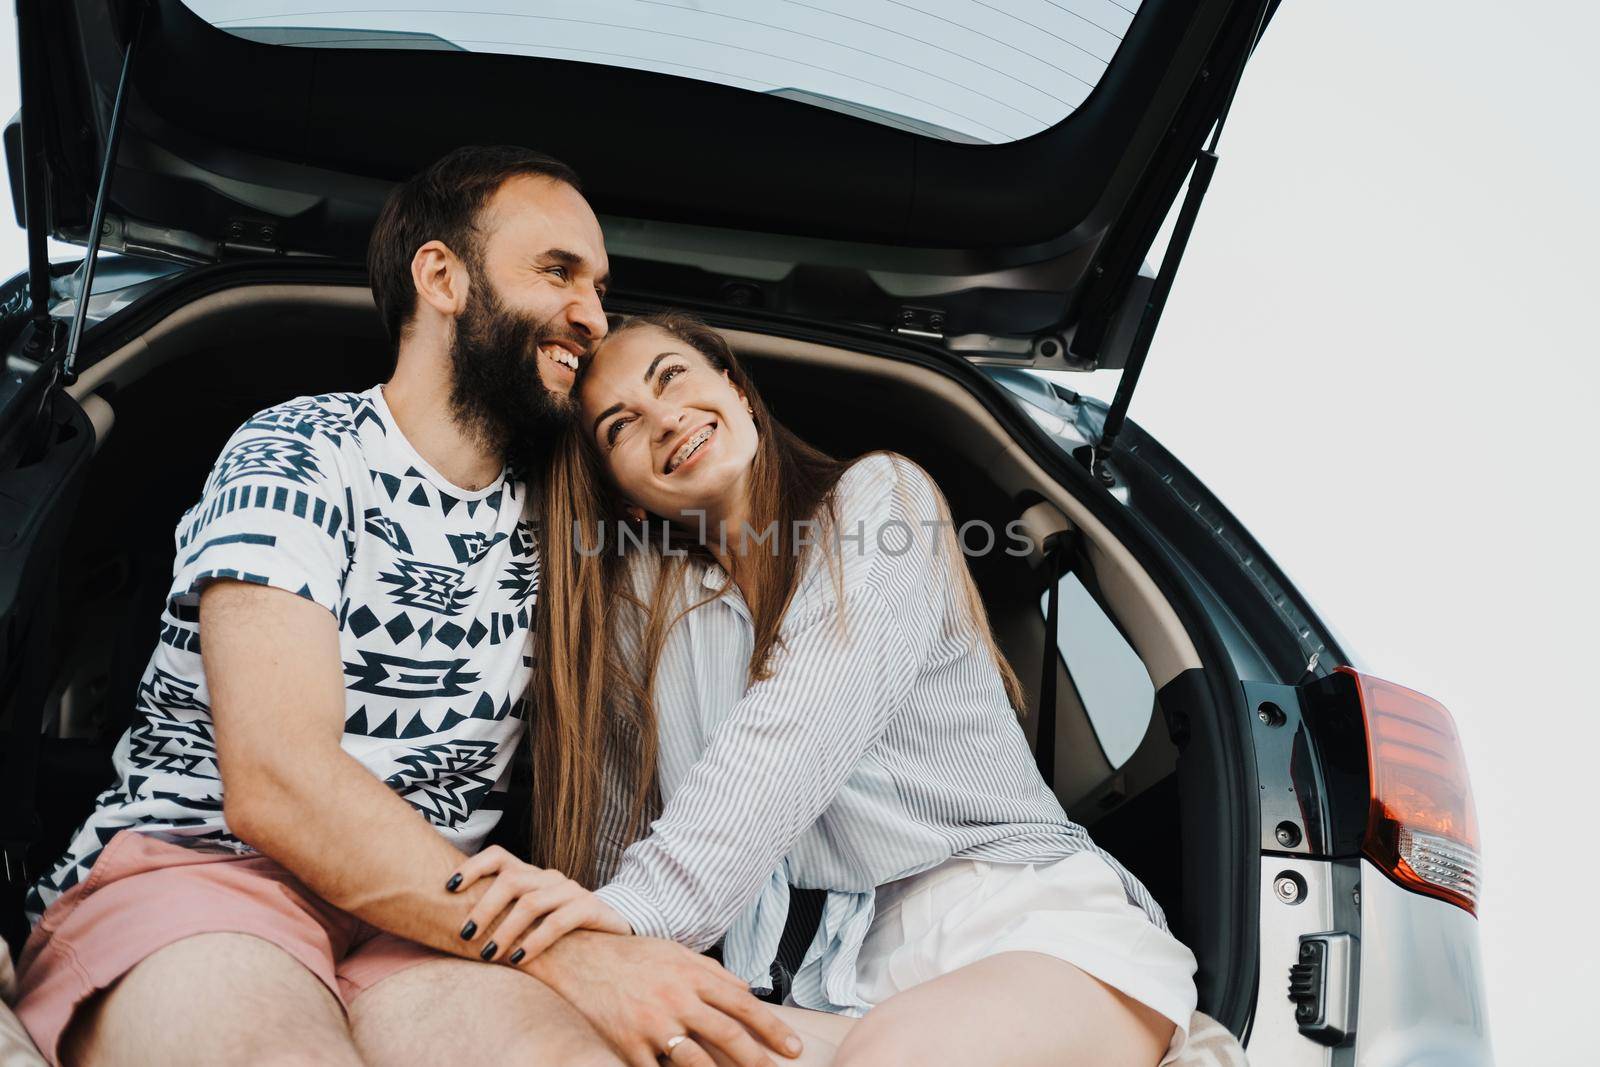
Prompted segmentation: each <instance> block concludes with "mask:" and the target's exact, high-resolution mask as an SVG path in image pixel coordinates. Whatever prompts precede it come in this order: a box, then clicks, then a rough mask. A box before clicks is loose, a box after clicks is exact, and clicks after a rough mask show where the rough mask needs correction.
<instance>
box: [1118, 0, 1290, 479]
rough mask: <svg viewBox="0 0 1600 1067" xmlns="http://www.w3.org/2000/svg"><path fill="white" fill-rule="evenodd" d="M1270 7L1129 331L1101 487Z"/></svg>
mask: <svg viewBox="0 0 1600 1067" xmlns="http://www.w3.org/2000/svg"><path fill="white" fill-rule="evenodd" d="M1271 6H1272V0H1262V4H1261V10H1260V12H1259V13H1258V14H1257V15H1256V25H1255V32H1254V33H1253V34H1252V35H1251V37H1250V46H1249V47H1248V48H1246V49H1245V50H1244V52H1243V54H1242V55H1240V57H1239V63H1238V66H1236V67H1235V68H1234V69H1233V72H1232V75H1231V80H1230V81H1229V83H1228V90H1227V93H1226V94H1225V95H1224V96H1223V98H1222V110H1221V111H1220V112H1219V113H1218V114H1217V122H1216V125H1215V126H1213V127H1212V128H1211V142H1210V143H1209V144H1207V145H1206V146H1205V147H1204V148H1202V149H1201V150H1200V154H1199V155H1197V156H1196V157H1195V161H1194V168H1193V170H1191V171H1190V173H1189V188H1188V190H1187V191H1186V192H1185V194H1184V197H1183V206H1182V207H1181V208H1179V210H1178V218H1177V221H1176V223H1174V225H1173V228H1172V239H1171V240H1170V241H1168V242H1167V249H1166V252H1165V254H1164V255H1162V257H1161V269H1160V270H1159V271H1158V272H1157V274H1156V279H1155V284H1154V285H1152V286H1151V287H1150V295H1149V296H1147V297H1146V298H1145V304H1144V311H1143V312H1142V313H1141V314H1140V316H1139V328H1138V329H1137V330H1136V331H1135V332H1134V335H1133V345H1132V347H1131V348H1130V349H1129V352H1128V359H1127V362H1126V363H1125V364H1124V365H1123V370H1122V378H1121V379H1120V380H1119V381H1118V382H1117V393H1116V395H1115V396H1114V397H1112V399H1111V407H1110V409H1109V410H1108V411H1107V412H1106V421H1105V426H1104V427H1103V428H1102V429H1101V431H1100V440H1099V441H1098V442H1097V443H1096V444H1095V446H1094V450H1093V452H1092V454H1091V456H1090V460H1089V469H1090V471H1091V472H1092V473H1093V474H1094V475H1095V476H1096V477H1097V478H1098V479H1099V480H1100V482H1101V483H1102V484H1104V485H1111V484H1113V483H1114V482H1115V479H1114V478H1113V477H1112V475H1111V472H1110V471H1109V470H1107V469H1106V465H1105V463H1106V460H1107V459H1108V458H1109V457H1110V455H1111V452H1112V449H1113V448H1115V447H1116V443H1117V435H1118V434H1120V433H1121V432H1122V425H1123V423H1124V422H1126V421H1127V417H1128V405H1129V403H1131V402H1132V400H1133V391H1134V389H1135V388H1137V387H1138V385H1139V374H1140V372H1141V371H1143V370H1144V360H1145V357H1146V356H1147V355H1149V354H1150V342H1151V340H1152V339H1153V338H1154V337H1155V334H1156V326H1157V325H1159V324H1160V322H1161V312H1162V310H1163V309H1164V308H1165V307H1166V305H1167V294H1169V293H1170V292H1171V291H1172V280H1173V278H1174V277H1175V276H1176V275H1177V273H1178V264H1179V262H1181V261H1182V259H1183V250H1184V248H1185V247H1186V246H1187V245H1188V244H1189V235H1190V233H1192V232H1193V230H1194V220H1195V217H1196V216H1197V215H1199V213H1200V202H1201V201H1202V200H1204V199H1205V197H1206V189H1207V188H1209V187H1210V185H1211V176H1212V174H1214V173H1215V172H1216V169H1217V142H1218V141H1220V140H1221V139H1222V127H1223V125H1224V124H1225V123H1226V122H1227V121H1228V111H1229V110H1230V109H1231V108H1232V107H1233V97H1234V94H1235V93H1237V92H1238V91H1239V81H1240V79H1241V78H1243V77H1244V67H1245V64H1246V63H1248V62H1249V60H1250V56H1251V54H1252V53H1253V52H1254V51H1255V46H1256V43H1257V42H1258V41H1260V40H1261V29H1262V27H1263V26H1264V25H1265V24H1266V19H1267V10H1268V9H1269V8H1270V7H1271Z"/></svg>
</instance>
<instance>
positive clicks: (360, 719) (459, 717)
mask: <svg viewBox="0 0 1600 1067" xmlns="http://www.w3.org/2000/svg"><path fill="white" fill-rule="evenodd" d="M378 714H381V712H377V713H375V712H371V711H369V710H368V709H367V706H366V705H365V704H363V705H361V707H359V708H357V709H356V710H355V712H354V714H352V715H351V716H350V717H349V718H348V719H346V720H345V721H344V732H345V733H347V734H355V735H357V736H359V737H379V738H389V739H392V740H402V741H404V740H411V739H413V738H418V737H427V736H429V735H431V734H442V733H444V732H445V731H446V730H450V729H453V728H454V727H456V726H457V725H459V724H460V723H463V722H466V721H467V720H468V719H487V720H489V721H492V722H498V721H499V720H501V719H504V718H505V717H506V716H508V715H510V716H514V717H515V718H519V719H520V718H523V714H522V709H519V708H518V707H517V706H516V704H515V703H514V702H513V701H512V700H511V698H510V697H505V698H504V699H502V700H501V701H500V703H499V704H498V705H496V704H495V702H494V699H493V698H492V697H490V696H489V694H488V693H480V694H478V700H477V703H475V704H474V705H473V706H472V711H471V712H469V713H466V714H463V713H462V712H459V711H457V710H456V709H454V708H446V709H445V712H444V715H443V716H441V717H440V719H439V722H438V724H437V725H430V724H429V722H428V719H427V717H426V716H425V715H424V714H423V712H420V711H417V712H412V714H411V718H410V719H409V720H408V721H406V723H405V725H403V726H402V725H401V723H400V718H401V716H402V714H404V713H403V712H401V711H400V710H399V709H398V708H396V709H394V710H392V711H390V712H389V714H388V715H386V716H384V718H383V720H382V721H381V722H378V723H377V725H373V720H374V719H376V718H377V715H378Z"/></svg>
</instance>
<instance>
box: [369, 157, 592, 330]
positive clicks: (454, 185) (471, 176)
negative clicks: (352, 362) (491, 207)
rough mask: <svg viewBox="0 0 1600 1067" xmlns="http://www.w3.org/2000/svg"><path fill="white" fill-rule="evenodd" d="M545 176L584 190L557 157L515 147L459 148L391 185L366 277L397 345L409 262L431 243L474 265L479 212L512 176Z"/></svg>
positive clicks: (410, 309)
mask: <svg viewBox="0 0 1600 1067" xmlns="http://www.w3.org/2000/svg"><path fill="white" fill-rule="evenodd" d="M524 176H528V177H539V178H550V179H552V180H554V181H558V182H565V183H566V184H568V185H570V186H572V187H573V188H574V189H578V190H579V191H581V187H580V186H579V184H578V175H577V174H576V173H574V172H573V170H572V168H571V167H569V166H567V165H566V164H565V163H562V162H561V161H560V160H557V159H552V158H550V157H549V156H546V155H541V154H540V153H538V152H534V151H531V150H529V149H526V148H519V147H517V146H515V145H468V146H466V147H464V148H457V149H456V150H455V151H453V152H451V153H449V154H448V155H446V156H444V157H443V158H441V159H439V160H438V161H437V162H435V163H434V164H433V165H432V166H430V167H428V168H427V169H426V170H424V171H422V172H421V173H419V174H417V175H415V176H413V177H412V178H410V179H408V180H407V181H404V182H402V183H400V185H398V186H396V187H395V189H394V191H393V192H391V193H390V194H389V199H388V200H387V201H385V202H384V205H383V210H382V211H381V212H379V213H378V221H377V224H376V225H374V226H373V227H372V237H371V239H370V240H369V241H368V243H367V277H368V278H369V279H370V280H371V283H372V296H373V299H374V300H376V301H377V304H378V314H379V316H381V317H382V319H383V326H384V329H386V330H387V331H388V332H389V340H390V341H391V342H393V343H394V344H395V346H396V347H398V346H399V344H400V338H401V335H402V334H403V333H404V332H405V328H406V326H407V325H408V324H409V323H410V322H411V317H412V315H413V314H414V313H415V311H416V309H417V290H416V286H414V285H413V284H412V282H411V261H412V259H414V258H415V257H416V254H417V249H419V248H421V247H422V246H423V245H425V244H427V243H428V242H429V241H442V242H444V244H445V246H446V247H448V248H449V249H450V251H452V252H454V253H455V254H456V255H458V256H460V257H461V259H462V261H463V262H465V263H467V264H468V265H469V266H471V267H476V266H477V265H478V262H479V260H480V258H481V257H480V254H479V253H480V251H481V245H480V241H481V239H482V234H480V233H479V232H478V228H477V222H478V213H479V212H480V211H482V210H483V206H484V205H485V204H487V203H488V202H489V200H490V198H491V197H493V196H494V194H495V193H496V192H497V191H498V190H499V188H500V186H502V185H504V184H505V183H506V182H507V181H508V180H510V179H511V178H518V177H524Z"/></svg>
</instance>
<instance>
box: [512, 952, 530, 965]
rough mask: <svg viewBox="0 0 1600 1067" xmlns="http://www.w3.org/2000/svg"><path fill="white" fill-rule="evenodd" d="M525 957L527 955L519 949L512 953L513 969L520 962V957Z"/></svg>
mask: <svg viewBox="0 0 1600 1067" xmlns="http://www.w3.org/2000/svg"><path fill="white" fill-rule="evenodd" d="M526 955H527V953H526V952H524V951H523V950H522V949H520V948H519V949H517V951H515V952H513V953H512V954H511V965H512V966H513V967H515V966H516V965H517V964H519V963H521V962H522V957H524V956H526Z"/></svg>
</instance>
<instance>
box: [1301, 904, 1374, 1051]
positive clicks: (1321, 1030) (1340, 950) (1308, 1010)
mask: <svg viewBox="0 0 1600 1067" xmlns="http://www.w3.org/2000/svg"><path fill="white" fill-rule="evenodd" d="M1357 946H1358V942H1357V941H1356V938H1355V936H1354V935H1352V934H1347V933H1345V932H1343V931H1335V932H1329V933H1321V934H1302V935H1301V937H1300V959H1299V962H1297V963H1295V964H1293V965H1292V966H1290V968H1289V999H1290V1000H1291V1001H1293V1002H1294V1021H1295V1022H1296V1023H1298V1024H1299V1026H1300V1032H1301V1033H1302V1034H1304V1035H1306V1036H1307V1037H1309V1038H1310V1039H1311V1040H1313V1041H1315V1042H1317V1043H1318V1044H1322V1045H1342V1044H1344V1043H1345V1042H1346V1041H1348V1040H1350V1038H1351V1037H1352V1036H1353V1035H1354V1034H1355V1029H1356V1027H1355V1021H1356V986H1355V980H1356V974H1357V969H1356V963H1357V960H1356V951H1357Z"/></svg>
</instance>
